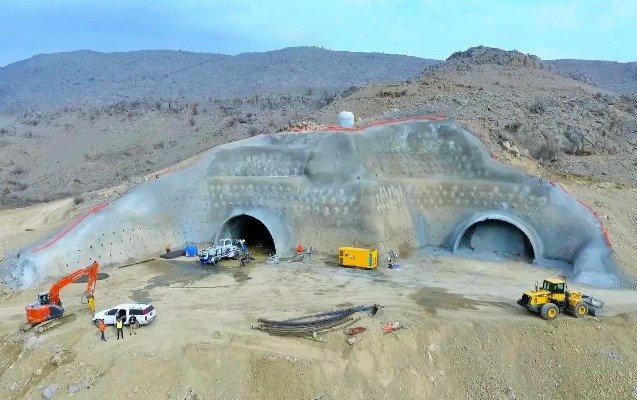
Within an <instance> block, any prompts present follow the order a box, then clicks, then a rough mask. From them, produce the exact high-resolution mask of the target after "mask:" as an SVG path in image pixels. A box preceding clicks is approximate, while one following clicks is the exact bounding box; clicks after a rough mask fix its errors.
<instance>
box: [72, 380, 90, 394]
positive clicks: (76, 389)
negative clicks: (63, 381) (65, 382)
mask: <svg viewBox="0 0 637 400" xmlns="http://www.w3.org/2000/svg"><path fill="white" fill-rule="evenodd" d="M90 387H91V384H90V383H89V382H88V381H86V380H84V381H82V382H79V383H76V384H75V385H71V386H69V394H73V393H77V392H79V391H80V390H86V389H88V388H90Z"/></svg>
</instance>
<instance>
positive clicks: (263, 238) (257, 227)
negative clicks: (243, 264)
mask: <svg viewBox="0 0 637 400" xmlns="http://www.w3.org/2000/svg"><path fill="white" fill-rule="evenodd" d="M224 238H231V239H244V240H245V241H246V246H247V247H248V251H250V253H254V254H264V255H268V256H269V255H273V254H275V253H276V247H275V246H274V239H273V238H272V234H271V233H270V231H269V230H268V228H267V227H266V226H265V225H264V224H263V222H261V221H259V220H258V219H257V218H254V217H251V216H249V215H245V214H241V215H237V216H236V217H232V218H230V219H229V220H227V221H226V222H225V223H224V224H223V226H222V227H221V230H220V231H219V235H217V239H224Z"/></svg>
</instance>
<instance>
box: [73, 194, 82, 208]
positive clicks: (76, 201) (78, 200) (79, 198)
mask: <svg viewBox="0 0 637 400" xmlns="http://www.w3.org/2000/svg"><path fill="white" fill-rule="evenodd" d="M82 203H84V197H83V196H75V197H73V204H75V205H76V206H77V205H78V204H82Z"/></svg>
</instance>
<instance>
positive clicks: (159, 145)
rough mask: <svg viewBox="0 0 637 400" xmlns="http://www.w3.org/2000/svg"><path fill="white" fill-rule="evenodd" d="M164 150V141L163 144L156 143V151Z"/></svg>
mask: <svg viewBox="0 0 637 400" xmlns="http://www.w3.org/2000/svg"><path fill="white" fill-rule="evenodd" d="M163 148H164V142H163V141H161V142H159V143H155V144H154V145H153V149H155V150H161V149H163Z"/></svg>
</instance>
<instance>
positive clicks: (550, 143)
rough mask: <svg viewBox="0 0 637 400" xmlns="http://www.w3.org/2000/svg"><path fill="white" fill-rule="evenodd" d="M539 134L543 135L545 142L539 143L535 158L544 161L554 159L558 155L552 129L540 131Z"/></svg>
mask: <svg viewBox="0 0 637 400" xmlns="http://www.w3.org/2000/svg"><path fill="white" fill-rule="evenodd" d="M540 134H541V135H542V136H544V139H545V140H546V143H544V144H541V145H539V147H538V149H537V152H536V158H538V159H542V160H544V161H555V160H557V156H558V155H559V147H558V144H557V138H556V137H555V133H554V132H553V131H549V130H545V131H540Z"/></svg>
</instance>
